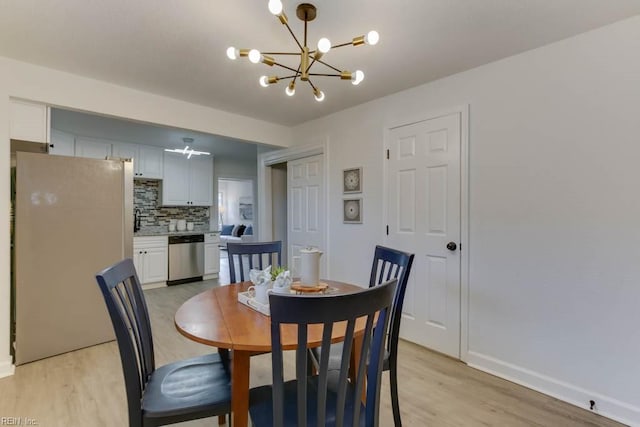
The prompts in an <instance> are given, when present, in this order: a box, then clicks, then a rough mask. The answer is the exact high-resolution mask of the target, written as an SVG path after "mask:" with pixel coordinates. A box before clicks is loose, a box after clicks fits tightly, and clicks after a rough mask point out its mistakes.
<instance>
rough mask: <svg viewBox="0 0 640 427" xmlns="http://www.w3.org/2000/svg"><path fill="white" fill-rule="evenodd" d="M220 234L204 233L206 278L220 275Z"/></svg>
mask: <svg viewBox="0 0 640 427" xmlns="http://www.w3.org/2000/svg"><path fill="white" fill-rule="evenodd" d="M219 244H220V235H219V234H218V233H205V234H204V277H203V278H204V279H205V280H206V279H212V278H216V277H218V274H219V273H220V247H219Z"/></svg>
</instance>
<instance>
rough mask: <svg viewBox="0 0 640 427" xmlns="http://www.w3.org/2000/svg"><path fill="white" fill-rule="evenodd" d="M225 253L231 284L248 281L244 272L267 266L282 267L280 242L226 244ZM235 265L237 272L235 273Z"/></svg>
mask: <svg viewBox="0 0 640 427" xmlns="http://www.w3.org/2000/svg"><path fill="white" fill-rule="evenodd" d="M227 253H228V254H229V281H230V282H231V283H237V282H244V281H245V280H249V277H248V276H245V272H246V273H248V271H249V270H250V269H252V268H257V269H259V270H263V269H265V268H266V267H267V266H269V265H272V266H274V267H275V266H281V265H282V241H280V240H277V241H274V242H248V243H231V242H228V243H227ZM236 263H237V265H238V271H237V272H236Z"/></svg>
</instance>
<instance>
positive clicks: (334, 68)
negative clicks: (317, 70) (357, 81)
mask: <svg viewBox="0 0 640 427" xmlns="http://www.w3.org/2000/svg"><path fill="white" fill-rule="evenodd" d="M316 61H318V62H319V63H321V64H322V65H326V66H327V67H329V68H331V69H332V70H334V71H337V72H339V73H340V72H342V70H339V69H338V68H336V67H334V66H333V65H329V64H327V63H326V62H324V61H323V60H321V59H317V60H316Z"/></svg>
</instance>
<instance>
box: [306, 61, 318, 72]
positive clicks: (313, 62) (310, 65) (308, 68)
mask: <svg viewBox="0 0 640 427" xmlns="http://www.w3.org/2000/svg"><path fill="white" fill-rule="evenodd" d="M317 60H318V59H317V58H313V61H311V64H309V66H308V67H307V73H308V72H309V70H310V69H311V67H312V66H313V64H315V63H316V61H317Z"/></svg>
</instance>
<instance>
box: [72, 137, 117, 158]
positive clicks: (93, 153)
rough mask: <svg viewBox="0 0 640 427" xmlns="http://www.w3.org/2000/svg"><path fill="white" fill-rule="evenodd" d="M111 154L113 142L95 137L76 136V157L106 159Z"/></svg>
mask: <svg viewBox="0 0 640 427" xmlns="http://www.w3.org/2000/svg"><path fill="white" fill-rule="evenodd" d="M109 156H111V142H106V141H101V140H99V139H93V138H80V137H78V138H76V157H88V158H90V159H103V160H104V159H105V158H106V157H109Z"/></svg>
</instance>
